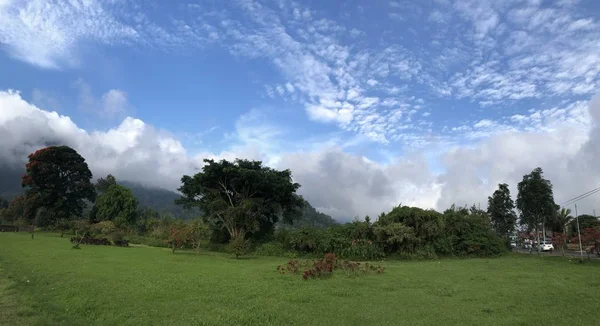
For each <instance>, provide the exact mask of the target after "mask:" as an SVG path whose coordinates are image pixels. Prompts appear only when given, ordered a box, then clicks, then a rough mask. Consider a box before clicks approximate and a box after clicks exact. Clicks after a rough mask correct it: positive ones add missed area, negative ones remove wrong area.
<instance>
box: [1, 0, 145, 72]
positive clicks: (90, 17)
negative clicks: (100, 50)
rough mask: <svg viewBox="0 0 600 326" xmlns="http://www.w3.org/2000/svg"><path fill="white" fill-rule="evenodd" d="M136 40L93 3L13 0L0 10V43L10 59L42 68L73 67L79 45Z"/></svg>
mask: <svg viewBox="0 0 600 326" xmlns="http://www.w3.org/2000/svg"><path fill="white" fill-rule="evenodd" d="M136 37H137V32H136V31H135V30H134V29H133V28H131V27H129V26H126V25H123V24H122V23H120V22H118V21H117V20H116V19H115V18H114V17H113V16H112V15H111V14H110V13H108V12H107V11H105V10H104V9H103V8H102V6H101V5H100V4H99V3H97V2H96V1H41V0H34V1H28V2H25V1H18V0H14V1H4V2H3V4H2V5H1V6H0V43H3V44H5V45H6V48H7V50H8V51H9V53H10V54H11V55H12V56H13V57H15V58H17V59H20V60H23V61H25V62H28V63H31V64H34V65H37V66H40V67H43V68H59V67H60V66H61V65H62V64H67V65H75V64H77V61H78V60H77V57H76V52H77V45H78V43H79V42H82V41H86V40H94V41H98V42H102V43H106V44H114V43H121V42H123V41H124V40H126V39H135V38H136Z"/></svg>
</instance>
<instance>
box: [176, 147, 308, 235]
mask: <svg viewBox="0 0 600 326" xmlns="http://www.w3.org/2000/svg"><path fill="white" fill-rule="evenodd" d="M205 163H206V165H204V167H203V168H202V172H199V173H197V174H196V175H194V176H193V177H190V176H187V175H186V176H183V178H182V179H181V182H182V186H181V187H180V188H179V191H180V192H181V193H182V194H183V197H182V198H180V199H179V200H178V201H177V203H179V204H182V205H184V206H185V207H198V208H200V210H201V211H202V212H203V213H204V214H205V216H206V218H208V219H210V220H211V222H212V223H211V224H212V225H215V226H216V227H217V228H222V229H226V230H227V232H228V234H229V237H230V238H232V239H235V238H239V237H242V238H246V234H250V235H252V234H255V233H261V234H268V233H270V232H272V230H273V226H274V225H275V223H276V222H277V221H278V220H279V217H280V216H282V217H283V218H284V220H287V221H291V220H293V219H294V217H296V216H297V215H298V208H299V207H302V199H301V198H299V197H298V196H296V190H297V189H298V188H299V187H300V185H299V184H297V183H293V182H292V174H291V172H290V171H289V170H284V171H277V170H274V169H271V168H268V167H264V166H262V162H260V161H248V160H239V159H238V160H236V161H235V162H229V161H226V160H222V161H219V162H215V161H213V160H205Z"/></svg>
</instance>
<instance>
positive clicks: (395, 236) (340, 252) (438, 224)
mask: <svg viewBox="0 0 600 326" xmlns="http://www.w3.org/2000/svg"><path fill="white" fill-rule="evenodd" d="M204 162H205V165H204V166H203V168H202V171H201V172H198V173H196V174H195V175H193V176H187V175H185V176H183V177H182V178H181V187H180V188H179V189H178V190H179V192H180V193H181V196H180V198H177V199H176V200H175V203H176V204H177V205H180V206H181V207H182V208H185V209H192V210H195V211H196V212H199V214H200V215H201V216H198V218H195V219H191V220H187V221H184V220H178V219H173V218H170V217H168V216H164V215H161V214H160V213H158V212H156V211H155V210H152V209H149V208H147V207H140V205H139V202H138V200H137V198H136V196H135V195H134V193H133V192H132V190H131V189H129V188H127V187H124V186H123V185H121V184H118V183H117V180H116V179H115V178H114V177H113V176H111V175H108V176H107V177H105V178H100V179H98V181H97V183H96V184H93V183H92V182H91V180H92V174H91V172H90V171H89V168H88V166H87V163H86V162H85V159H84V158H83V157H81V156H80V155H79V154H78V153H77V152H76V151H75V150H73V149H72V148H69V147H67V146H52V147H47V148H44V149H41V150H39V151H37V152H35V153H32V154H31V155H30V156H29V162H28V164H27V165H26V173H25V175H24V176H23V178H22V185H23V188H24V192H25V193H24V195H23V196H20V197H17V198H16V199H15V200H13V201H12V202H11V203H10V204H8V205H7V203H6V202H5V201H0V210H1V211H0V218H1V219H2V220H3V222H9V223H13V224H23V225H29V226H35V227H38V228H43V229H48V230H57V231H60V232H70V233H77V234H78V236H80V237H87V238H86V241H87V242H88V243H96V242H98V243H107V241H105V240H102V241H95V240H93V239H92V238H97V237H101V238H102V239H108V241H112V242H113V243H115V244H116V243H123V241H126V240H129V241H131V242H142V243H146V244H149V245H156V246H168V247H171V248H172V249H173V251H176V250H177V249H185V248H195V249H196V250H200V248H211V249H214V250H228V251H231V252H233V253H235V254H236V256H240V255H243V254H246V253H248V252H249V251H251V250H255V251H256V252H257V253H259V254H264V255H323V254H326V253H334V254H336V255H337V256H339V257H343V258H356V259H367V260H369V259H380V258H383V257H399V258H435V257H439V256H460V257H464V256H493V255H498V254H500V253H502V252H503V251H504V250H505V249H506V248H507V247H508V245H509V243H508V239H509V235H510V234H512V232H513V231H514V230H515V228H516V226H517V222H519V223H520V224H521V226H522V227H523V228H526V229H527V230H535V231H537V230H539V228H540V227H551V228H556V229H557V232H565V229H566V226H567V225H568V223H570V220H569V219H568V216H565V214H562V213H564V212H560V213H559V211H558V208H559V207H558V205H556V204H555V203H554V199H553V194H552V184H551V183H550V182H549V181H548V180H546V179H544V178H543V175H542V170H541V169H540V168H537V169H535V170H533V171H532V172H531V173H530V174H527V175H525V176H524V177H523V181H521V182H520V183H519V184H518V190H519V193H518V196H517V200H516V202H513V200H512V198H511V195H510V192H509V190H508V185H506V184H500V185H499V186H498V189H497V190H496V191H495V192H494V193H493V194H492V195H491V196H490V197H489V198H488V207H487V210H485V211H484V210H480V209H479V208H477V207H475V206H473V207H471V208H468V209H467V208H458V207H454V206H452V207H451V208H449V209H447V210H446V211H444V212H443V213H440V212H437V211H435V210H424V209H420V208H416V207H407V206H398V207H395V208H393V209H392V210H391V211H390V212H387V213H382V214H380V216H378V218H377V220H376V221H374V222H373V221H371V219H370V218H369V217H368V216H367V217H365V218H364V220H355V221H353V222H351V223H346V224H337V223H335V221H333V219H331V218H330V217H328V216H327V215H325V214H321V213H319V212H318V211H317V210H315V209H314V208H313V207H312V206H310V204H308V203H307V202H306V201H305V200H303V198H302V197H300V196H299V195H297V193H296V191H297V190H298V188H299V187H300V185H299V184H298V183H295V182H293V179H292V173H291V171H289V170H283V171H279V170H275V169H272V168H269V167H266V166H263V165H262V162H259V161H249V160H239V159H238V160H235V161H233V162H230V161H226V160H221V161H214V160H205V161H204ZM516 210H518V211H519V212H520V216H517V214H516ZM566 215H568V213H567V214H566ZM31 229H33V228H31ZM536 236H539V232H536ZM125 237H127V238H128V239H124V238H125ZM111 239H112V240H111Z"/></svg>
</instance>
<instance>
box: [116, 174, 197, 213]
mask: <svg viewBox="0 0 600 326" xmlns="http://www.w3.org/2000/svg"><path fill="white" fill-rule="evenodd" d="M118 183H119V184H120V185H122V186H124V187H127V188H129V189H131V191H132V192H133V194H134V195H135V197H136V198H137V199H138V202H139V204H140V206H143V207H148V208H151V209H153V210H155V211H157V212H159V213H164V214H168V215H171V216H173V217H177V218H185V219H189V218H195V217H199V216H200V212H199V211H198V210H197V209H189V210H188V209H185V208H183V206H180V205H175V200H176V199H178V198H179V197H180V195H179V194H177V193H176V192H174V191H170V190H166V189H162V188H153V187H146V186H144V185H142V184H140V183H137V182H131V181H118Z"/></svg>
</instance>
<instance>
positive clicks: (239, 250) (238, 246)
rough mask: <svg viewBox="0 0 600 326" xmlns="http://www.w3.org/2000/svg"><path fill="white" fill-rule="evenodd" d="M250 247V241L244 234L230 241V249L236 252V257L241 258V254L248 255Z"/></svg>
mask: <svg viewBox="0 0 600 326" xmlns="http://www.w3.org/2000/svg"><path fill="white" fill-rule="evenodd" d="M249 248H250V241H249V240H246V239H244V237H242V236H239V237H237V238H233V239H231V241H230V242H229V250H230V251H231V252H232V253H234V254H235V258H240V256H244V255H246V254H247V253H248V249H249Z"/></svg>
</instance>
